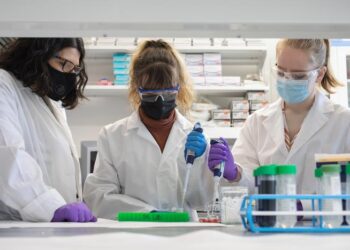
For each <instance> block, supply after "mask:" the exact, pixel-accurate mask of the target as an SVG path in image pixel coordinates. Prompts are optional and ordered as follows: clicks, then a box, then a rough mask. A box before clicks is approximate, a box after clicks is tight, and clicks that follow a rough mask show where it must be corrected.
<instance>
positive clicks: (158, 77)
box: [129, 39, 194, 115]
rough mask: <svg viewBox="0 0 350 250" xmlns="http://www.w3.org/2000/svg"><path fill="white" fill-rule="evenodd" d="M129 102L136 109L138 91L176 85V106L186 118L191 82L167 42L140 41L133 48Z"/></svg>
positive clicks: (138, 104)
mask: <svg viewBox="0 0 350 250" xmlns="http://www.w3.org/2000/svg"><path fill="white" fill-rule="evenodd" d="M129 74H130V82H129V100H130V102H131V104H132V106H133V108H134V109H138V108H139V106H140V103H141V98H140V96H139V93H138V88H139V87H142V88H145V89H163V88H172V87H175V86H176V84H178V85H179V86H180V89H179V93H178V95H177V98H176V104H177V106H178V107H179V110H180V112H181V113H183V114H184V115H188V113H189V109H190V108H191V105H192V102H193V99H194V93H193V88H192V81H191V80H190V76H189V74H188V72H187V70H186V67H185V65H184V63H183V61H182V58H181V56H180V54H179V53H178V52H177V51H176V50H175V49H174V48H173V47H172V46H171V45H169V44H168V43H166V42H165V41H163V40H161V39H159V40H149V41H144V42H143V43H142V44H140V45H139V47H138V48H137V49H136V51H135V53H134V54H133V56H132V60H131V65H130V72H129Z"/></svg>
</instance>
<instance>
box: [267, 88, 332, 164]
mask: <svg viewBox="0 0 350 250" xmlns="http://www.w3.org/2000/svg"><path fill="white" fill-rule="evenodd" d="M281 107H282V99H281V98H280V99H279V100H277V101H276V102H274V103H272V104H271V105H270V107H269V108H267V109H265V110H262V111H261V115H262V116H263V117H264V119H263V124H264V126H265V129H266V130H267V131H269V132H270V133H269V134H270V136H271V138H272V139H273V141H274V142H275V144H276V145H277V146H278V147H279V148H280V150H281V151H282V152H283V154H284V155H285V156H286V162H288V160H289V159H290V158H291V157H292V156H293V155H294V154H295V153H296V152H297V151H298V150H299V149H300V148H301V147H302V146H303V145H304V144H305V143H306V142H307V141H308V140H309V139H310V138H311V137H312V136H313V135H314V134H315V133H316V132H317V131H318V130H319V129H321V128H322V127H323V126H324V125H325V123H326V122H327V121H328V119H329V118H328V113H330V112H332V111H333V110H334V106H333V104H332V102H331V101H330V100H329V99H328V98H327V97H326V96H325V95H324V94H322V93H321V92H320V91H317V92H316V95H315V102H314V104H313V106H312V107H311V109H310V111H309V113H308V115H307V116H306V117H305V120H304V122H303V125H302V127H301V130H300V132H299V134H298V136H297V137H296V139H295V142H294V144H293V146H292V148H291V151H290V152H289V153H288V151H287V148H286V146H285V141H284V121H283V113H282V108H281Z"/></svg>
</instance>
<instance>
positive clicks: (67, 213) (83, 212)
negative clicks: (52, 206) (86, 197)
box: [51, 202, 97, 222]
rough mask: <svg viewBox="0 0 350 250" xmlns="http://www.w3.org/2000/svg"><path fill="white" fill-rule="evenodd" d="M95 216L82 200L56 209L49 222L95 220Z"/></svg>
mask: <svg viewBox="0 0 350 250" xmlns="http://www.w3.org/2000/svg"><path fill="white" fill-rule="evenodd" d="M96 221H97V218H96V217H95V216H94V215H93V214H92V212H91V210H90V209H89V208H88V207H87V206H86V205H85V203H83V202H74V203H69V204H67V205H64V206H62V207H60V208H58V209H56V211H55V214H54V216H53V218H52V220H51V222H96Z"/></svg>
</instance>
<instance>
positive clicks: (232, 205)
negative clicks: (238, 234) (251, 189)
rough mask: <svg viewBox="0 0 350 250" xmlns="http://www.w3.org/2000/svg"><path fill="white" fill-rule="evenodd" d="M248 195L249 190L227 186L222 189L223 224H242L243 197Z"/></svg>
mask: <svg viewBox="0 0 350 250" xmlns="http://www.w3.org/2000/svg"><path fill="white" fill-rule="evenodd" d="M246 195H248V188H247V187H241V186H226V187H221V189H220V198H221V199H220V200H221V209H220V219H221V223H223V224H235V223H241V222H242V220H241V216H240V209H241V204H242V201H243V197H244V196H246Z"/></svg>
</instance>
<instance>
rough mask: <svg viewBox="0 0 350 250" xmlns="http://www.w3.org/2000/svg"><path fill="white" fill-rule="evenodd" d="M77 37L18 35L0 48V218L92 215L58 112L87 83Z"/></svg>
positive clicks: (90, 217) (54, 219)
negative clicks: (83, 200) (83, 196)
mask: <svg viewBox="0 0 350 250" xmlns="http://www.w3.org/2000/svg"><path fill="white" fill-rule="evenodd" d="M84 56H85V50H84V44H83V41H82V39H80V38H19V39H16V40H15V41H14V42H12V43H11V44H9V45H8V47H7V48H6V50H4V51H3V52H2V53H1V54H0V162H1V163H0V172H1V174H0V187H1V191H0V220H24V221H52V222H57V221H74V222H89V221H96V217H94V216H93V214H92V213H91V211H90V210H89V209H88V208H87V206H86V205H85V204H84V203H82V202H81V200H82V191H81V179H80V168H79V161H78V157H77V153H76V149H75V146H74V143H73V140H72V136H71V133H70V130H69V127H68V125H67V122H66V119H65V113H64V110H63V109H62V106H63V107H64V108H68V109H73V108H74V107H76V105H77V104H78V103H79V100H80V99H82V98H84V96H83V90H84V87H85V85H86V83H87V79H88V78H87V75H86V72H85V67H84Z"/></svg>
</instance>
